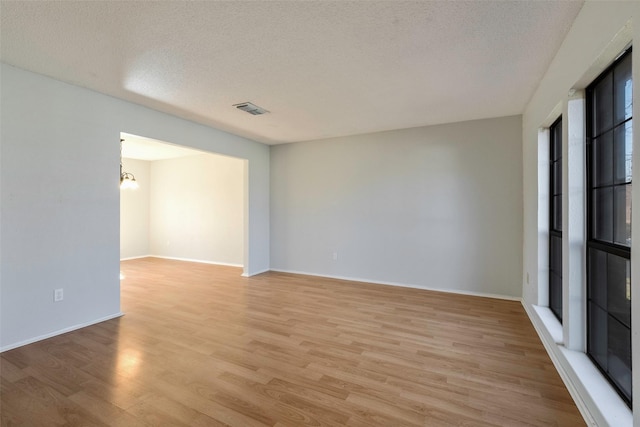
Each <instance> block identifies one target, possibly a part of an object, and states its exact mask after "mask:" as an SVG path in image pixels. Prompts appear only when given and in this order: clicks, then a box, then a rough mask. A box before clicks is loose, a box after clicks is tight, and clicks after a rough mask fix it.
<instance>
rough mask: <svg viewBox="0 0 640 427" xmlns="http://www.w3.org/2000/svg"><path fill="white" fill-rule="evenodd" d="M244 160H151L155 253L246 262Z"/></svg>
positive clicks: (198, 157)
mask: <svg viewBox="0 0 640 427" xmlns="http://www.w3.org/2000/svg"><path fill="white" fill-rule="evenodd" d="M243 188H244V164H243V161H242V160H239V159H235V158H230V157H223V156H212V155H208V154H202V155H196V156H188V157H180V158H177V159H167V160H157V161H154V162H151V193H150V200H151V216H150V224H149V225H150V230H151V235H150V237H151V254H153V255H158V256H165V257H173V258H184V259H191V260H197V261H206V262H214V263H221V264H231V265H242V263H243V242H244V237H243V231H244V230H243V226H244V221H243V214H244V211H243V209H244V208H243Z"/></svg>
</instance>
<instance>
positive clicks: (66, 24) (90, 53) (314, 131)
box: [0, 1, 582, 144]
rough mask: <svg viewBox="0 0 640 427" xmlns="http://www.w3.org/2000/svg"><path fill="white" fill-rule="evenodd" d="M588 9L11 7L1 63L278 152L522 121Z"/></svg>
mask: <svg viewBox="0 0 640 427" xmlns="http://www.w3.org/2000/svg"><path fill="white" fill-rule="evenodd" d="M581 6H582V2H573V1H469V2H467V1H442V2H440V1H434V2H432V1H287V2H279V1H262V2H246V1H232V2H209V1H202V2H201V1H186V2H185V1H167V2H147V1H104V2H103V1H79V2H73V1H60V2H54V1H17V2H7V1H2V2H1V3H0V36H1V41H2V42H1V44H0V59H1V60H2V61H3V62H6V63H9V64H12V65H15V66H17V67H20V68H24V69H27V70H31V71H35V72H38V73H41V74H45V75H48V76H51V77H54V78H56V79H59V80H63V81H66V82H69V83H73V84H76V85H79V86H84V87H88V88H91V89H93V90H96V91H99V92H102V93H105V94H109V95H112V96H115V97H118V98H122V99H126V100H129V101H132V102H135V103H138V104H142V105H146V106H148V107H151V108H154V109H157V110H160V111H164V112H167V113H171V114H174V115H177V116H180V117H183V118H186V119H190V120H193V121H196V122H200V123H204V124H208V125H211V126H214V127H217V128H219V129H223V130H226V131H229V132H232V133H236V134H238V135H242V136H245V137H248V138H251V139H255V140H257V141H261V142H265V143H270V144H273V143H282V142H293V141H303V140H311V139H318V138H325V137H333V136H343V135H351V134H359V133H367V132H375V131H382V130H390V129H401V128H408V127H415V126H423V125H430V124H437V123H447V122H454V121H462V120H472V119H480V118H487V117H497V116H506V115H513V114H520V113H522V111H523V110H524V107H525V105H526V103H527V102H528V100H529V98H530V97H531V96H532V94H533V92H534V90H535V88H536V86H537V84H538V83H539V81H540V80H541V78H542V76H543V74H544V72H545V70H546V69H547V66H548V65H549V63H550V62H551V60H552V58H553V56H554V54H555V52H556V51H557V49H558V48H559V46H560V43H561V41H562V39H563V37H564V35H565V34H566V32H567V31H568V30H569V28H570V26H571V23H572V22H573V20H574V18H575V16H576V15H577V13H578V12H579V10H580V8H581ZM244 101H251V102H253V103H255V104H257V105H259V106H261V107H264V108H265V109H267V110H269V111H270V112H271V113H269V114H265V115H262V116H252V115H249V114H247V113H245V112H242V111H239V110H237V109H236V108H234V107H232V104H237V103H240V102H244Z"/></svg>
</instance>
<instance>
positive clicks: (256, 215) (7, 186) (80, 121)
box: [0, 64, 269, 349]
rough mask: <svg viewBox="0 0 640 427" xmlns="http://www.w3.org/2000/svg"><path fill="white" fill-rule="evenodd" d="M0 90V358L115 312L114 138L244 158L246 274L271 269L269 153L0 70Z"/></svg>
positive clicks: (169, 119)
mask: <svg viewBox="0 0 640 427" xmlns="http://www.w3.org/2000/svg"><path fill="white" fill-rule="evenodd" d="M0 79H1V80H0V86H1V87H2V96H1V100H0V102H1V105H0V106H1V109H2V116H1V123H0V125H1V126H0V128H1V130H0V132H1V133H0V140H1V141H2V146H1V147H0V150H1V155H0V158H1V161H2V164H1V168H0V197H1V200H0V201H1V203H0V211H1V214H0V218H1V220H2V222H1V223H0V230H1V231H0V236H1V240H0V248H1V249H0V251H1V253H2V259H1V260H0V280H1V285H2V287H1V289H0V349H8V348H11V347H15V346H17V345H20V344H24V343H27V342H30V341H33V340H36V339H39V338H43V337H46V336H49V335H52V334H56V333H59V332H61V331H64V330H67V329H71V328H76V327H78V326H81V325H85V324H89V323H93V322H96V321H98V320H100V319H104V318H108V317H112V316H116V315H118V314H119V313H120V283H119V278H118V277H119V274H118V272H119V258H120V257H119V255H120V254H119V250H120V248H119V246H120V245H119V235H120V232H119V224H118V217H119V215H118V213H119V200H120V195H119V187H118V171H119V153H120V142H119V141H120V132H126V133H131V134H135V135H145V136H147V137H150V138H153V139H158V140H163V141H172V142H174V143H176V144H180V145H185V146H187V147H192V148H196V149H200V150H205V151H213V152H217V153H220V154H224V155H229V156H234V157H239V158H243V159H247V160H248V179H247V181H246V182H247V185H248V188H246V189H245V198H246V203H245V209H246V210H247V215H246V218H247V224H246V228H247V230H248V234H245V239H247V242H246V244H245V245H244V247H245V251H246V254H245V259H248V263H247V262H245V263H244V264H245V272H246V273H248V274H254V273H257V272H259V271H263V270H266V269H268V268H269V147H268V146H265V145H263V144H259V143H256V142H253V141H250V140H247V139H245V138H241V137H238V136H235V135H231V134H228V133H225V132H222V131H219V130H217V129H213V128H210V127H207V126H202V125H198V124H195V123H193V122H189V121H187V120H183V119H179V118H176V117H173V116H170V115H168V114H164V113H160V112H157V111H154V110H151V109H148V108H144V107H141V106H139V105H135V104H132V103H129V102H125V101H121V100H118V99H115V98H112V97H109V96H105V95H102V94H99V93H97V92H93V91H90V90H87V89H83V88H79V87H76V86H72V85H68V84H65V83H62V82H59V81H56V80H53V79H50V78H48V77H44V76H41V75H38V74H34V73H30V72H27V71H23V70H20V69H17V68H15V67H12V66H8V65H6V64H2V65H1V69H0ZM56 288H64V295H65V298H64V301H62V302H58V303H54V302H53V290H54V289H56Z"/></svg>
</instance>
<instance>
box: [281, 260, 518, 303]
mask: <svg viewBox="0 0 640 427" xmlns="http://www.w3.org/2000/svg"><path fill="white" fill-rule="evenodd" d="M270 271H275V272H278V273H290V274H301V275H303V276H315V277H326V278H328V279H338V280H347V281H349V282H363V283H373V284H375V285H386V286H399V287H402V288H413V289H422V290H425V291H436V292H447V293H451V294H460V295H470V296H474V297H483V298H497V299H503V300H509V301H522V298H521V297H512V296H508V295H499V294H490V293H485V292H474V291H466V290H461V289H441V288H432V287H428V286H420V285H414V284H410V283H397V282H383V281H378V280H371V279H362V278H359V277H346V276H331V275H328V274H317V273H307V272H304V271H297V270H282V269H277V268H272V269H271V270H270Z"/></svg>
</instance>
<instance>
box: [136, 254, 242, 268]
mask: <svg viewBox="0 0 640 427" xmlns="http://www.w3.org/2000/svg"><path fill="white" fill-rule="evenodd" d="M145 258H161V259H170V260H173V261H186V262H197V263H200V264H211V265H222V266H225V267H239V268H243V267H244V266H243V265H242V264H233V263H228V262H217V261H206V260H201V259H191V258H179V257H172V256H163V255H147V256H146V257H145Z"/></svg>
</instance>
